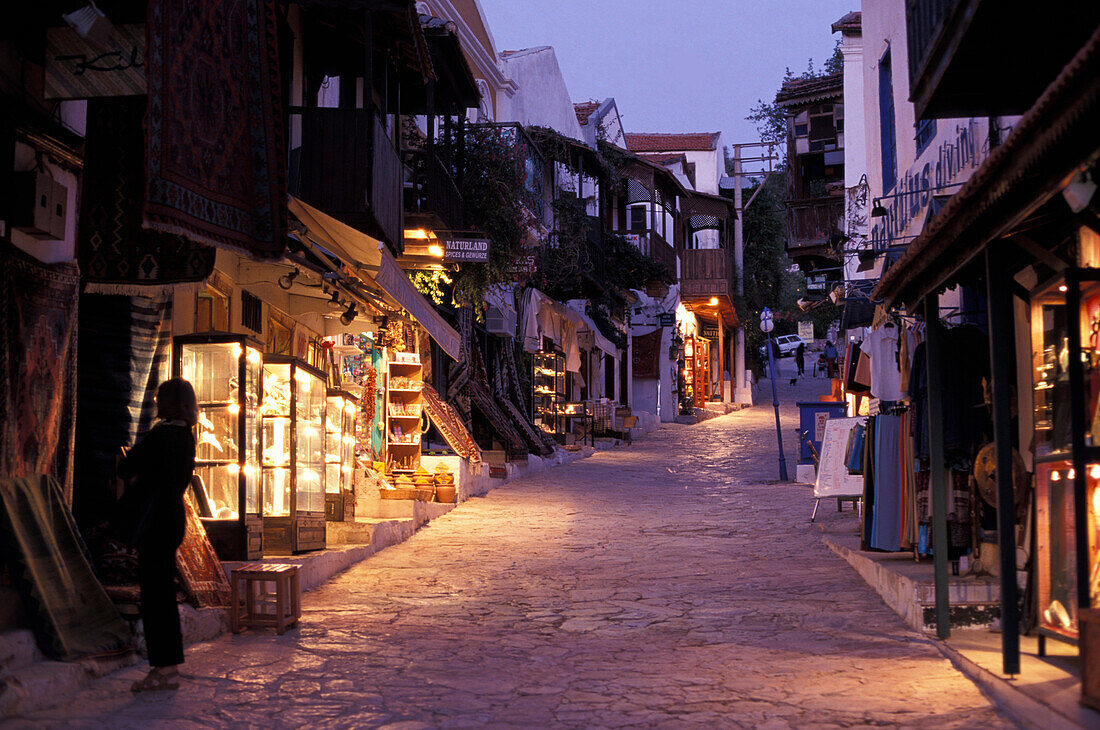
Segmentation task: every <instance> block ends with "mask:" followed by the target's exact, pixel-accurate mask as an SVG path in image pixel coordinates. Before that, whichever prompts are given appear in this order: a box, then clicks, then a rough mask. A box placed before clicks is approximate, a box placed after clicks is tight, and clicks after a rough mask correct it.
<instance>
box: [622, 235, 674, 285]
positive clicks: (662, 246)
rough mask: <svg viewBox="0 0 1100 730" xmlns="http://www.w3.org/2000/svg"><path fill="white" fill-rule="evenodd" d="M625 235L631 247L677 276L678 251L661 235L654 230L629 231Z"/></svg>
mask: <svg viewBox="0 0 1100 730" xmlns="http://www.w3.org/2000/svg"><path fill="white" fill-rule="evenodd" d="M623 235H624V237H625V238H626V240H627V241H629V242H630V243H631V245H633V246H634V247H635V248H637V249H638V250H639V251H641V252H642V253H644V254H645V255H646V256H649V257H650V258H652V259H656V260H657V261H659V262H661V263H662V264H664V265H665V266H667V267H668V272H669V273H670V274H672V276H673V277H675V276H676V274H677V272H676V251H675V250H674V249H673V248H672V245H671V244H669V243H668V241H666V240H665V239H664V237H662V236H661V234H660V233H657V231H653V230H637V231H627V232H626V233H624V234H623Z"/></svg>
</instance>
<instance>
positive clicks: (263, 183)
mask: <svg viewBox="0 0 1100 730" xmlns="http://www.w3.org/2000/svg"><path fill="white" fill-rule="evenodd" d="M147 38H148V41H147V46H146V50H145V78H146V84H147V86H148V97H149V110H148V114H147V115H146V134H145V143H146V148H145V149H146V154H145V160H146V177H145V210H144V215H145V219H144V220H145V225H146V226H147V227H149V228H152V229H154V230H157V231H161V232H164V233H175V234H181V235H184V236H187V237H188V238H190V239H191V240H193V241H198V242H201V243H207V244H211V245H216V246H221V247H225V248H230V249H235V250H237V251H241V252H244V253H247V254H250V255H252V256H255V257H259V258H277V257H279V256H281V255H282V253H283V250H284V249H285V247H286V228H287V213H286V200H287V194H286V171H285V168H286V150H285V143H284V142H285V140H284V129H283V112H284V110H283V106H282V99H281V91H280V83H279V82H280V76H279V44H278V23H277V20H276V11H275V3H274V0H237V1H235V2H229V1H228V0H171V2H169V1H168V0H151V1H150V2H149V5H148V32H147Z"/></svg>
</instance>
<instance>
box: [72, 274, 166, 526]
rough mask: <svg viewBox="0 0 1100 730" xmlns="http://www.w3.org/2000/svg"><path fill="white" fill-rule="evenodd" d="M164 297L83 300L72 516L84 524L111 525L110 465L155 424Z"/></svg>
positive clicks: (161, 377) (163, 368) (162, 362)
mask: <svg viewBox="0 0 1100 730" xmlns="http://www.w3.org/2000/svg"><path fill="white" fill-rule="evenodd" d="M171 304H172V299H171V296H170V295H168V294H160V295H158V296H155V297H142V296H134V297H128V296H115V295H105V294H84V295H82V296H81V298H80V338H81V340H82V341H83V342H94V343H95V346H94V347H84V348H81V351H80V359H79V368H78V371H77V380H76V387H77V391H78V396H79V399H80V410H79V412H78V413H77V418H76V430H77V433H78V434H79V437H78V438H77V449H76V465H77V469H76V477H75V481H76V490H75V495H74V503H73V511H74V512H75V513H76V515H77V517H78V519H79V520H80V524H81V525H95V524H99V523H100V522H103V521H105V520H108V519H110V518H111V516H112V513H113V510H114V505H115V498H116V494H115V483H114V461H115V454H116V453H118V449H119V447H120V446H130V445H133V444H134V443H135V442H136V441H137V439H138V437H139V436H140V435H141V434H143V433H145V432H146V431H148V430H149V428H151V427H152V425H153V419H154V416H155V410H156V404H155V397H156V391H157V387H158V386H159V385H160V383H161V381H162V380H164V379H165V378H167V377H168V374H169V371H170V367H169V366H170V363H169V357H170V356H171V350H172V336H171V320H172V313H171Z"/></svg>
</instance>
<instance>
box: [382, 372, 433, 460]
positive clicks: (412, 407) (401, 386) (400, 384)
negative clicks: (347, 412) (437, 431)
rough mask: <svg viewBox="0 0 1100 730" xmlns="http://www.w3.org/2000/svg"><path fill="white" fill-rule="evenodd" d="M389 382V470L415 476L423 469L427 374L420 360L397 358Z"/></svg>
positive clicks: (387, 394)
mask: <svg viewBox="0 0 1100 730" xmlns="http://www.w3.org/2000/svg"><path fill="white" fill-rule="evenodd" d="M393 358H394V359H392V360H390V361H389V362H388V363H387V369H388V376H387V378H386V467H387V469H386V470H387V471H388V472H391V473H394V474H406V473H407V474H411V473H412V472H414V471H416V468H417V467H418V466H420V421H421V397H422V388H423V385H424V383H423V370H422V367H421V364H420V356H419V355H418V354H416V353H412V352H398V353H394V354H393Z"/></svg>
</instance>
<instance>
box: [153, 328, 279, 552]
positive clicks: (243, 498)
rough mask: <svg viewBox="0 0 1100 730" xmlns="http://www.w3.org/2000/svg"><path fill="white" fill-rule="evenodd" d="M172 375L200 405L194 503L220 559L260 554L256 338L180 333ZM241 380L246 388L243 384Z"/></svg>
mask: <svg viewBox="0 0 1100 730" xmlns="http://www.w3.org/2000/svg"><path fill="white" fill-rule="evenodd" d="M174 345H175V358H174V361H173V374H174V375H176V376H177V377H182V378H185V379H186V380H188V381H189V382H190V383H191V385H192V387H194V389H195V396H196V397H197V398H198V402H199V423H198V425H197V426H196V427H195V475H196V476H198V477H199V478H200V480H201V486H200V485H198V484H196V489H195V492H196V493H195V501H196V503H197V505H198V510H199V515H200V518H201V519H202V523H203V525H204V526H205V527H206V533H207V535H208V536H209V537H210V542H211V543H212V544H213V545H214V549H215V551H216V552H217V553H218V557H219V558H221V559H222V560H255V559H258V558H260V557H262V552H263V523H262V522H261V518H260V488H259V469H260V463H259V459H260V420H259V413H258V408H259V404H260V395H261V391H260V370H261V367H262V363H263V356H262V354H261V352H260V349H259V345H258V343H255V342H253V341H252V340H250V339H248V338H247V337H245V336H243V335H234V334H229V333H210V334H201V335H180V336H178V337H176V338H175V340H174ZM242 385H243V387H242Z"/></svg>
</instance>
